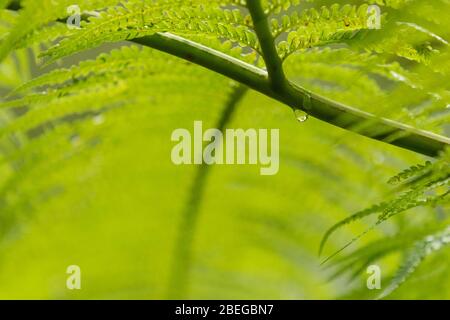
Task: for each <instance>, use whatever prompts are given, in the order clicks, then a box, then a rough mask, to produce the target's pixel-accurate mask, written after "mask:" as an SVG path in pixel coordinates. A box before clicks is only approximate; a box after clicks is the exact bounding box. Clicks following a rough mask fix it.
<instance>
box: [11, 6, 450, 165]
mask: <svg viewBox="0 0 450 320" xmlns="http://www.w3.org/2000/svg"><path fill="white" fill-rule="evenodd" d="M253 2H259V1H256V0H252V1H248V3H249V4H250V3H253ZM250 6H251V5H250ZM8 9H12V10H17V9H18V8H16V6H12V5H10V6H9V7H8ZM254 15H255V18H256V19H259V17H260V16H261V12H259V13H256V12H254ZM265 23H266V24H267V21H266V22H265ZM259 28H265V27H263V26H259ZM261 33H262V31H261V30H260V34H261ZM132 41H133V42H135V43H138V44H141V45H144V46H148V47H151V48H154V49H157V50H160V51H163V52H167V53H169V54H172V55H174V56H177V57H180V58H182V59H185V60H188V61H191V62H193V63H195V64H198V65H200V66H203V67H205V68H207V69H209V70H212V71H214V72H217V73H220V74H222V75H225V76H227V77H229V78H231V79H233V80H236V81H238V82H240V83H242V84H244V85H246V86H248V87H249V88H251V89H254V90H256V91H259V92H261V93H263V94H265V95H267V96H269V97H271V98H273V99H276V100H278V101H280V102H282V103H284V104H286V105H288V106H290V107H291V108H301V107H302V106H304V105H305V103H304V102H305V101H308V110H307V112H308V113H309V114H310V115H311V116H313V117H315V118H317V119H320V120H322V121H325V122H327V123H329V124H332V125H335V126H338V127H340V128H343V129H347V130H350V131H353V132H356V133H358V134H361V135H364V136H366V137H369V138H372V139H376V140H379V141H383V142H385V143H389V144H392V145H395V146H398V147H401V148H404V149H408V150H411V151H414V152H418V153H421V154H424V155H426V156H430V157H437V156H438V155H439V153H440V152H441V151H443V150H444V149H445V148H447V147H449V146H450V139H449V138H448V137H444V136H440V135H437V134H433V133H431V132H427V131H423V130H419V129H416V128H414V127H411V126H408V125H405V124H402V123H399V122H396V121H393V120H389V119H384V118H379V117H377V116H375V115H373V114H370V113H367V112H364V111H361V110H358V109H356V108H353V107H350V106H347V105H344V104H341V103H338V102H336V101H333V100H331V99H328V98H325V97H323V96H320V95H317V94H314V93H311V92H309V91H308V90H306V89H304V88H302V87H300V86H297V85H294V84H293V83H290V82H288V81H285V84H284V85H282V88H281V89H280V88H278V87H277V85H275V87H274V86H273V85H272V82H271V81H270V80H269V74H268V73H267V72H266V71H265V70H262V69H259V68H257V67H255V66H253V65H250V64H247V63H245V62H243V61H241V60H239V59H235V58H232V57H230V56H228V55H226V54H224V53H222V52H219V51H216V50H213V49H211V48H208V47H206V46H203V45H201V44H198V43H195V42H193V41H190V40H187V39H184V38H182V37H179V36H176V35H173V34H170V33H157V34H155V35H152V36H146V37H143V38H138V39H134V40H132ZM266 41H267V39H266V40H265V39H264V37H263V38H262V39H260V42H261V46H263V44H264V43H265V42H266ZM264 46H267V45H266V44H264ZM272 46H273V44H272ZM265 50H266V54H268V55H273V54H269V53H268V52H270V50H271V49H269V48H268V47H266V49H265ZM274 50H275V49H274ZM266 63H268V62H266ZM277 66H279V64H278V62H276V61H275V62H273V65H272V64H271V63H270V62H269V63H268V69H272V71H271V72H272V75H271V76H272V77H273V81H274V83H282V82H279V80H276V79H280V77H281V76H283V77H284V75H282V70H281V71H280V69H277V68H279V67H277ZM273 69H276V70H273ZM269 71H270V70H269ZM280 72H281V74H280ZM355 128H362V129H361V130H360V129H358V130H357V129H355ZM393 136H395V137H397V138H396V139H390V138H391V137H393Z"/></svg>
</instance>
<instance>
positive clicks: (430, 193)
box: [319, 150, 450, 260]
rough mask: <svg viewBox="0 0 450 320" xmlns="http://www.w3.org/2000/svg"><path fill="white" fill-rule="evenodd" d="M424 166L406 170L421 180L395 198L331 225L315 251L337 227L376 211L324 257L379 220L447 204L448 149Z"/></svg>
mask: <svg viewBox="0 0 450 320" xmlns="http://www.w3.org/2000/svg"><path fill="white" fill-rule="evenodd" d="M424 167H425V166H424ZM428 167H430V169H429V171H428V172H424V170H419V169H417V170H416V171H414V170H412V169H410V171H408V174H406V175H407V176H410V175H411V174H412V172H414V174H415V175H416V176H420V174H422V176H421V179H416V181H414V183H411V184H410V185H409V190H407V191H405V192H403V193H401V194H400V195H399V196H398V197H396V198H394V199H393V200H391V201H388V202H383V203H381V204H378V205H376V206H373V207H371V208H369V209H366V210H363V211H360V212H358V213H355V214H353V215H351V216H350V217H348V218H346V219H344V220H342V221H340V222H339V223H337V224H335V225H334V226H333V227H331V228H330V229H329V230H328V231H327V232H326V234H325V235H324V237H323V239H322V242H321V244H320V249H319V252H320V253H321V252H322V251H323V248H324V246H325V244H326V242H327V240H328V239H329V237H330V236H331V235H332V234H333V233H334V232H336V231H337V230H338V229H340V228H342V227H343V226H345V225H347V224H349V223H352V222H354V221H357V220H360V219H362V218H364V217H367V216H369V215H373V214H376V213H379V216H378V219H377V222H376V224H375V225H374V226H372V227H371V228H370V229H368V230H367V231H366V232H364V233H363V234H360V235H358V236H357V237H355V238H354V239H352V240H351V241H350V242H349V243H347V245H346V246H345V247H343V248H342V249H341V250H339V251H338V252H336V253H334V254H333V255H332V256H330V257H328V258H327V260H329V259H330V258H331V257H333V256H335V255H336V254H337V253H339V252H341V251H342V250H343V249H345V248H346V247H348V246H349V245H350V244H353V243H354V242H355V241H356V240H358V239H360V238H361V237H362V236H363V235H365V234H366V233H367V232H368V231H370V230H372V229H373V227H375V226H378V225H380V224H381V223H382V222H384V221H386V220H388V219H390V218H392V217H393V216H395V215H397V214H399V213H402V212H405V211H407V210H410V209H412V208H415V207H418V206H432V207H435V206H437V205H446V204H448V201H449V193H450V190H449V181H450V152H449V151H448V150H447V152H446V153H445V154H444V155H443V156H442V158H441V159H440V160H439V161H437V162H435V163H434V164H429V165H426V168H428ZM417 168H419V167H417ZM400 176H402V177H404V176H405V172H403V173H400V174H399V175H398V176H395V177H394V179H396V180H398V179H399V177H400Z"/></svg>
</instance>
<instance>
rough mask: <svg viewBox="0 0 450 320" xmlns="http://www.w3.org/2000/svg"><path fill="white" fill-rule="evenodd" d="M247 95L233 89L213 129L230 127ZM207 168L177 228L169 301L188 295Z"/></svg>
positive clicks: (241, 88)
mask: <svg viewBox="0 0 450 320" xmlns="http://www.w3.org/2000/svg"><path fill="white" fill-rule="evenodd" d="M246 92H247V87H245V86H242V85H239V86H238V87H236V88H235V89H234V90H233V92H232V93H231V95H230V96H229V99H228V101H227V103H226V106H225V108H224V110H223V112H222V114H221V117H220V119H219V120H218V122H217V123H216V125H215V126H214V128H217V129H219V130H220V131H221V132H223V130H224V129H225V128H226V127H227V125H228V123H230V121H231V119H232V116H233V114H234V112H235V111H236V108H237V106H238V104H239V102H240V101H241V100H242V98H243V97H244V95H245V93H246ZM210 170H211V166H210V165H207V164H205V163H203V164H202V165H201V166H200V167H198V170H197V172H196V175H195V178H194V182H193V184H192V187H191V191H190V194H189V198H188V201H187V203H186V206H185V208H184V210H183V213H182V216H181V222H180V224H179V226H178V232H177V239H176V242H175V248H174V254H173V257H174V260H173V261H172V268H171V272H170V284H169V299H186V298H187V295H188V294H189V283H188V279H190V277H189V274H190V272H191V265H192V258H193V257H192V244H193V236H194V234H195V230H196V228H197V225H198V220H199V217H200V205H201V203H202V201H203V195H204V190H205V186H206V183H207V179H208V173H209V171H210Z"/></svg>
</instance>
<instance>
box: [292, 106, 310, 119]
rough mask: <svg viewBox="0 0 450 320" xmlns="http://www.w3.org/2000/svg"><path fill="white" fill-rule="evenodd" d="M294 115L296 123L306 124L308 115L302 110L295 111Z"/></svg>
mask: <svg viewBox="0 0 450 320" xmlns="http://www.w3.org/2000/svg"><path fill="white" fill-rule="evenodd" d="M294 114H295V117H296V118H297V120H298V122H306V121H307V120H308V118H309V115H308V113H306V112H305V111H303V110H302V109H295V110H294Z"/></svg>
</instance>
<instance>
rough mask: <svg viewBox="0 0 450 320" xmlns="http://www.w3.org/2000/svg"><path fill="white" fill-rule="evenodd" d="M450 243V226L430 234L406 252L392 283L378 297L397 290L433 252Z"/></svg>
mask: <svg viewBox="0 0 450 320" xmlns="http://www.w3.org/2000/svg"><path fill="white" fill-rule="evenodd" d="M449 244H450V227H448V228H447V229H446V230H445V231H442V232H439V233H436V234H433V235H429V236H427V237H426V238H425V239H423V240H422V241H419V242H417V243H416V245H415V246H414V247H413V248H412V249H410V250H409V252H407V253H406V257H405V259H404V262H403V264H402V265H401V266H400V268H399V269H398V271H397V273H396V274H395V276H394V277H393V279H392V281H391V283H390V284H389V285H388V287H387V288H386V289H384V290H383V293H381V295H380V296H379V297H378V298H379V299H382V298H385V297H387V296H388V295H390V294H391V293H392V292H394V290H396V289H397V288H398V287H399V286H400V285H401V284H402V283H403V282H405V281H406V279H407V278H408V277H409V276H411V274H412V273H413V272H414V271H415V270H416V269H417V267H418V266H419V265H420V263H421V262H422V261H423V260H424V259H425V258H426V257H427V256H429V255H431V254H432V253H434V252H436V251H438V250H441V249H444V248H445V247H446V246H448V245H449Z"/></svg>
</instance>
